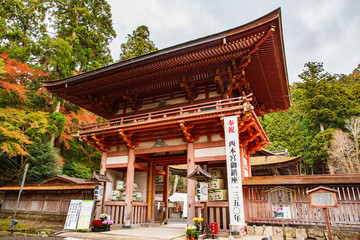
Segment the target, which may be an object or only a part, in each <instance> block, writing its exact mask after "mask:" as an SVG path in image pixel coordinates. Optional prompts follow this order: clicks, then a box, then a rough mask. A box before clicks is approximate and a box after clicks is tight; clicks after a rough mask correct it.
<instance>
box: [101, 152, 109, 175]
mask: <svg viewBox="0 0 360 240" xmlns="http://www.w3.org/2000/svg"><path fill="white" fill-rule="evenodd" d="M106 159H107V152H102V155H101V163H100V174H103V175H105V171H106Z"/></svg>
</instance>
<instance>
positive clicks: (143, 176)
mask: <svg viewBox="0 0 360 240" xmlns="http://www.w3.org/2000/svg"><path fill="white" fill-rule="evenodd" d="M147 175H148V174H147V172H145V171H142V172H135V175H134V183H136V184H137V185H138V186H139V192H141V193H142V202H146V194H147V182H148V181H147V178H148V176H147Z"/></svg>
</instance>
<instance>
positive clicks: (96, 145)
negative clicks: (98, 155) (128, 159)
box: [79, 135, 107, 152]
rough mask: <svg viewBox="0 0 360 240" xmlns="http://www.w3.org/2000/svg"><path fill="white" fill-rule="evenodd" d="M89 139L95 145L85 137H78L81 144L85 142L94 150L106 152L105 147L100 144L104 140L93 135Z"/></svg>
mask: <svg viewBox="0 0 360 240" xmlns="http://www.w3.org/2000/svg"><path fill="white" fill-rule="evenodd" d="M91 139H92V140H94V141H95V143H94V142H93V141H91V140H90V139H88V137H87V136H83V137H81V136H80V137H79V140H80V141H81V142H85V143H86V144H88V145H89V146H92V147H94V148H95V149H96V150H99V151H103V152H107V146H106V145H105V144H103V143H102V142H101V141H102V140H104V138H101V139H99V138H97V137H96V136H95V135H93V136H91Z"/></svg>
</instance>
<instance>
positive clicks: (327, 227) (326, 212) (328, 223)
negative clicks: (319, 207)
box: [323, 208, 332, 240]
mask: <svg viewBox="0 0 360 240" xmlns="http://www.w3.org/2000/svg"><path fill="white" fill-rule="evenodd" d="M323 212H324V218H325V224H326V230H327V235H328V239H329V240H332V236H331V229H330V222H329V215H328V210H327V208H323Z"/></svg>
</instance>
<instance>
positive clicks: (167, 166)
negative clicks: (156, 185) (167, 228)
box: [163, 165, 169, 222]
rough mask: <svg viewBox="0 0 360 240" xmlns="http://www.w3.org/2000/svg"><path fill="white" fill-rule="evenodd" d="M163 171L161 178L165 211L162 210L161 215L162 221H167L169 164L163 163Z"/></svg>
mask: <svg viewBox="0 0 360 240" xmlns="http://www.w3.org/2000/svg"><path fill="white" fill-rule="evenodd" d="M164 171H165V175H164V180H163V183H164V185H163V202H164V207H165V211H164V216H163V220H164V222H167V220H168V198H169V165H165V166H164Z"/></svg>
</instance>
